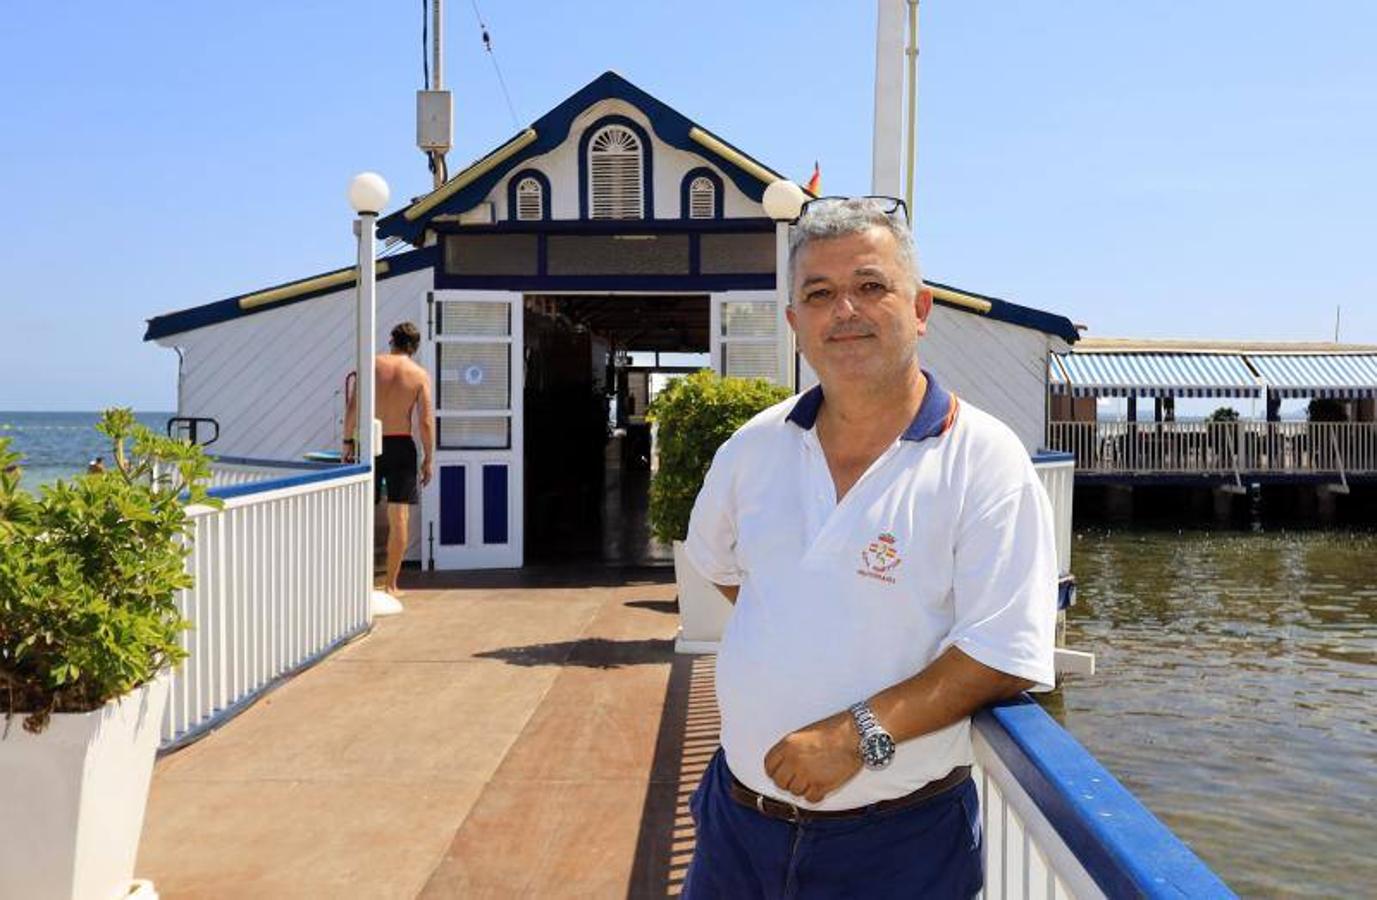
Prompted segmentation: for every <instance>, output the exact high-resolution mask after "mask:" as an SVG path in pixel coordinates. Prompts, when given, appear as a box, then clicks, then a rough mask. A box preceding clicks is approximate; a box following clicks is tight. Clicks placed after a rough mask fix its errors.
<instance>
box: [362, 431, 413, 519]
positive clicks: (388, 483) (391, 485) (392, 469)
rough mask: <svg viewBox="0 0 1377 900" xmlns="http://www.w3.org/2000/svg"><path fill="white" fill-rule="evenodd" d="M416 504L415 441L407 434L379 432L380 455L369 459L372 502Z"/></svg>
mask: <svg viewBox="0 0 1377 900" xmlns="http://www.w3.org/2000/svg"><path fill="white" fill-rule="evenodd" d="M384 486H385V487H386V490H387V502H388V503H420V502H421V496H420V493H419V492H418V491H417V489H416V442H415V441H413V440H412V439H411V435H409V434H387V435H383V445H382V455H381V456H378V457H376V458H374V460H373V502H374V503H378V502H380V501H381V500H382V497H383V490H384Z"/></svg>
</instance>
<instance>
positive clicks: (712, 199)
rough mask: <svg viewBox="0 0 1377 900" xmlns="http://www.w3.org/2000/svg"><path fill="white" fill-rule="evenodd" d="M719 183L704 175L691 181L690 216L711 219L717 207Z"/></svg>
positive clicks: (691, 217)
mask: <svg viewBox="0 0 1377 900" xmlns="http://www.w3.org/2000/svg"><path fill="white" fill-rule="evenodd" d="M716 194H717V185H715V184H713V183H712V179H711V178H706V177H704V176H702V175H700V176H698V177H697V178H695V179H693V181H692V182H690V183H689V214H688V215H689V218H690V219H711V218H713V216H714V214H715V213H716V211H717V209H716V207H717V196H716Z"/></svg>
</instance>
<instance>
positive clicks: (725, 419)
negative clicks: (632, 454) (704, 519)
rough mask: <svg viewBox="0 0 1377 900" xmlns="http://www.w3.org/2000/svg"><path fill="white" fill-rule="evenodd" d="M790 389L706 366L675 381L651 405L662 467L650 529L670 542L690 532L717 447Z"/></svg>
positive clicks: (649, 415) (652, 485)
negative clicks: (730, 375) (729, 375)
mask: <svg viewBox="0 0 1377 900" xmlns="http://www.w3.org/2000/svg"><path fill="white" fill-rule="evenodd" d="M788 396H789V390H788V389H787V388H784V387H780V386H779V385H776V384H772V383H771V382H769V381H766V380H765V379H763V378H721V377H719V376H717V375H716V374H714V373H713V372H711V371H708V370H704V371H701V372H695V373H694V374H692V375H688V376H685V377H683V378H679V379H676V380H674V381H672V382H670V383H669V385H668V386H667V387H666V388H665V389H664V390H663V391H661V392H660V394H659V396H657V397H656V398H655V401H654V402H653V403H651V404H650V410H649V412H648V413H647V418H649V419H650V420H651V421H653V422H655V423H656V425H657V426H658V428H657V435H658V441H659V456H660V466H659V469H658V470H657V471H656V473H655V477H654V478H653V479H652V480H651V482H650V527H651V530H652V531H653V532H654V534H655V537H656V539H658V540H661V541H664V542H666V543H669V542H671V541H682V540H683V539H684V538H685V537H686V536H687V535H688V523H689V514H690V513H691V512H693V501H694V499H695V498H697V496H698V490H699V489H700V488H701V487H702V486H703V478H704V476H706V475H707V473H708V466H709V465H711V464H712V456H713V454H714V453H716V452H717V448H718V447H720V446H722V443H723V442H724V441H726V440H727V438H729V437H731V436H732V435H733V434H734V433H735V432H736V430H737V429H738V428H740V427H741V426H742V425H744V424H746V422H747V421H748V420H750V418H751V417H752V416H754V415H755V414H756V413H758V412H760V411H761V410H763V409H767V408H768V407H771V406H773V405H774V404H776V403H778V402H780V401H781V400H783V399H784V398H786V397H788Z"/></svg>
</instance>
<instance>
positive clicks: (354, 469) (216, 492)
mask: <svg viewBox="0 0 1377 900" xmlns="http://www.w3.org/2000/svg"><path fill="white" fill-rule="evenodd" d="M272 465H276V463H273V464H272ZM372 470H373V467H372V466H370V465H368V464H367V463H354V464H352V465H347V466H326V467H325V468H323V469H321V470H319V471H314V472H307V473H306V474H304V475H287V476H284V477H282V478H272V479H269V480H267V481H255V482H251V483H249V484H233V485H226V486H225V487H217V488H211V489H210V490H208V491H206V493H207V494H208V495H210V496H211V497H218V498H219V499H221V500H228V499H230V498H231V497H247V496H249V495H250V494H262V493H265V492H267V491H280V490H282V489H283V488H290V487H297V486H299V485H303V484H314V483H315V482H318V481H333V480H335V479H337V478H348V477H349V476H350V475H366V474H368V473H369V472H371V471H372Z"/></svg>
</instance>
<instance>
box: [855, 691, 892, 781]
mask: <svg viewBox="0 0 1377 900" xmlns="http://www.w3.org/2000/svg"><path fill="white" fill-rule="evenodd" d="M851 718H852V719H853V720H854V721H855V723H856V731H857V732H859V733H860V736H861V746H860V751H861V762H862V763H863V764H864V765H865V767H866V768H867V769H870V770H871V771H878V770H880V769H883V768H884V767H885V766H887V765H889V764H890V762H892V761H893V759H894V738H892V737H890V734H889V732H888V731H885V729H884V726H883V725H881V724H880V720H879V719H877V718H875V711H874V710H872V709H871V708H870V704H869V703H867V702H865V701H864V700H862V701H861V702H860V703H856V704H854V705H853V706H852V707H851Z"/></svg>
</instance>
